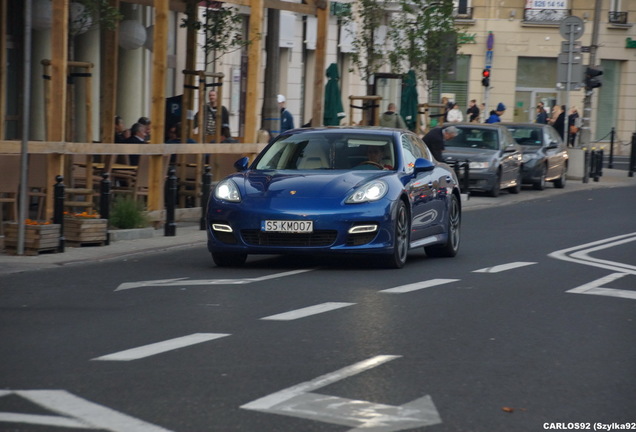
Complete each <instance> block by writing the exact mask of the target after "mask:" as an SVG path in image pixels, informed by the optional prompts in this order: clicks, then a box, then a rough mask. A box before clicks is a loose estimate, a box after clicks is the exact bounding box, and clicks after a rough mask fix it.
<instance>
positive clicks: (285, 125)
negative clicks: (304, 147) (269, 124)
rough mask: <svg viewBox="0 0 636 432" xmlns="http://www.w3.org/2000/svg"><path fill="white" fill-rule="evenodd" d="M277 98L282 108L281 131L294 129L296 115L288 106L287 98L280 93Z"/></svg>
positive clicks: (279, 106)
mask: <svg viewBox="0 0 636 432" xmlns="http://www.w3.org/2000/svg"><path fill="white" fill-rule="evenodd" d="M276 100H277V101H278V108H279V109H280V133H283V132H285V131H288V130H290V129H294V116H293V115H292V113H290V112H289V111H288V110H287V108H286V105H287V99H286V98H285V96H284V95H282V94H279V95H278V96H277V97H276Z"/></svg>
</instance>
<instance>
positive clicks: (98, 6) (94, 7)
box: [73, 0, 123, 30]
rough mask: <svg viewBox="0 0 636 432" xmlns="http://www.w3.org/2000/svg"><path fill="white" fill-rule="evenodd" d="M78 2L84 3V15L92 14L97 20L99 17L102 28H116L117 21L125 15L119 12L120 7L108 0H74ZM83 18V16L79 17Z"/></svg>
mask: <svg viewBox="0 0 636 432" xmlns="http://www.w3.org/2000/svg"><path fill="white" fill-rule="evenodd" d="M73 1H76V2H77V3H81V4H83V5H84V7H85V9H84V15H85V16H90V17H91V18H92V19H94V20H95V21H97V20H96V18H99V23H100V25H101V26H102V28H105V29H107V30H115V28H116V26H117V22H118V21H120V20H121V19H122V18H123V16H122V14H121V13H120V12H119V9H117V8H114V7H112V6H111V5H110V2H109V1H108V0H73ZM79 18H80V19H82V17H79Z"/></svg>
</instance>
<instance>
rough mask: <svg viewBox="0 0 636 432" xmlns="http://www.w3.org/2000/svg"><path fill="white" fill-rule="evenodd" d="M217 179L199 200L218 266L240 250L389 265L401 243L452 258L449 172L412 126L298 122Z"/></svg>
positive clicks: (402, 254) (402, 252) (452, 181)
mask: <svg viewBox="0 0 636 432" xmlns="http://www.w3.org/2000/svg"><path fill="white" fill-rule="evenodd" d="M235 167H236V168H237V170H238V172H237V173H234V174H232V175H230V176H228V177H226V178H225V179H223V180H221V181H220V182H219V183H218V184H217V185H216V187H215V188H214V190H213V191H212V192H211V194H210V198H209V201H208V207H207V235H208V249H209V251H210V253H211V254H212V258H213V260H214V262H215V263H216V265H218V266H238V265H243V264H244V263H245V260H246V257H247V255H248V254H294V255H299V254H312V255H313V254H322V253H324V254H369V255H375V256H376V257H378V258H379V259H380V261H381V264H383V265H385V266H386V267H390V268H401V267H402V266H404V264H405V262H406V259H407V253H408V251H409V249H414V248H418V247H424V249H425V251H426V253H427V254H428V255H429V256H442V257H452V256H455V254H457V251H458V249H459V244H460V224H461V199H460V188H459V185H458V181H457V178H456V176H455V173H454V171H453V170H452V169H451V168H450V167H448V166H447V165H446V164H444V163H439V162H437V161H435V160H434V159H433V157H432V155H431V154H430V152H429V151H428V148H427V147H426V146H425V145H424V143H423V142H422V141H421V140H420V139H419V138H418V137H417V136H416V135H415V134H413V133H412V132H410V131H406V130H399V129H388V128H374V127H370V128H362V127H360V128H358V127H334V128H307V129H296V130H292V131H288V132H285V133H283V134H281V135H279V136H278V137H277V138H276V139H274V140H273V141H272V142H271V143H270V144H269V145H268V146H267V147H266V148H265V149H264V150H263V151H262V152H261V153H260V154H259V155H258V156H257V157H256V159H255V160H254V162H253V163H252V164H251V165H249V161H248V159H247V158H242V159H240V160H239V161H237V162H236V164H235Z"/></svg>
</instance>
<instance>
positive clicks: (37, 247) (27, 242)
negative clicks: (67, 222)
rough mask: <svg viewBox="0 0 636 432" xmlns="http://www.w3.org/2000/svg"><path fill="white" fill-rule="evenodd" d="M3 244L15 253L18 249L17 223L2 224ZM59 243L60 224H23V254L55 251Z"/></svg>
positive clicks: (10, 251)
mask: <svg viewBox="0 0 636 432" xmlns="http://www.w3.org/2000/svg"><path fill="white" fill-rule="evenodd" d="M4 233H5V239H4V246H5V249H6V251H7V252H9V253H16V252H17V249H18V224H17V223H16V222H8V223H6V224H5V225H4ZM59 244H60V225H59V224H50V225H25V231H24V254H25V255H38V254H39V253H40V252H57V248H58V246H59Z"/></svg>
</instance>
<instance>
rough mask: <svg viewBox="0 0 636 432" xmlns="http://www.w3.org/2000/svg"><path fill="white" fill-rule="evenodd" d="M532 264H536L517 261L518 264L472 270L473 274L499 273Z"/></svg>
mask: <svg viewBox="0 0 636 432" xmlns="http://www.w3.org/2000/svg"><path fill="white" fill-rule="evenodd" d="M534 264H536V262H525V261H518V262H513V263H508V264H501V265H496V266H494V267H486V268H483V269H479V270H473V273H500V272H504V271H507V270H512V269H516V268H519V267H525V266H529V265H534Z"/></svg>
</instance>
